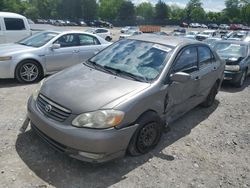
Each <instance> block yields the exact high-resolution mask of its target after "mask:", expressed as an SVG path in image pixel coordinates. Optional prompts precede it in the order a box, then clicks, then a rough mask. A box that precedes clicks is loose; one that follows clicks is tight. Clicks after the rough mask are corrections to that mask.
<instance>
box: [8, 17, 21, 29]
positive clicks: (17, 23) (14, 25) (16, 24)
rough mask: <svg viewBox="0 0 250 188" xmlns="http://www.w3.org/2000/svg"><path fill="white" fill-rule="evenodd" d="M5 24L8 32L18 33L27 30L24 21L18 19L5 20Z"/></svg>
mask: <svg viewBox="0 0 250 188" xmlns="http://www.w3.org/2000/svg"><path fill="white" fill-rule="evenodd" d="M4 23H5V27H6V30H7V31H8V30H9V31H18V30H25V25H24V21H23V19H18V18H4Z"/></svg>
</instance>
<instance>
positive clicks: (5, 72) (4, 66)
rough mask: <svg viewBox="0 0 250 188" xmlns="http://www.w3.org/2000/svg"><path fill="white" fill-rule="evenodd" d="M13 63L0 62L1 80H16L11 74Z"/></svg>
mask: <svg viewBox="0 0 250 188" xmlns="http://www.w3.org/2000/svg"><path fill="white" fill-rule="evenodd" d="M11 64H12V61H0V78H14V73H11V72H12V70H11Z"/></svg>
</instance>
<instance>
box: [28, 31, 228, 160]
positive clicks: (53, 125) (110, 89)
mask: <svg viewBox="0 0 250 188" xmlns="http://www.w3.org/2000/svg"><path fill="white" fill-rule="evenodd" d="M198 57H199V58H198ZM224 66H225V64H224V62H223V61H221V60H220V58H219V57H218V55H217V54H216V53H214V52H213V51H212V50H211V49H210V47H209V46H208V45H206V44H203V43H200V42H196V41H191V42H190V40H188V39H180V38H175V37H166V36H158V35H154V34H151V35H148V34H143V35H137V36H134V37H131V38H130V39H125V40H120V41H118V42H116V43H114V44H113V45H111V46H110V47H108V48H106V49H105V50H103V51H101V52H100V53H99V54H97V55H96V56H94V57H93V58H91V59H89V60H88V61H86V62H84V63H82V64H79V65H77V66H74V67H72V68H70V69H67V70H65V71H62V72H60V73H58V74H56V75H54V76H53V77H49V78H47V79H46V80H44V81H43V82H41V83H40V85H39V87H38V88H37V89H36V91H35V92H34V94H33V96H32V97H30V99H29V102H28V118H29V119H30V121H31V126H32V129H33V130H34V131H35V132H36V133H37V134H38V135H39V136H41V137H42V138H43V139H44V140H46V142H47V143H50V144H51V145H52V146H53V147H54V148H57V149H59V150H60V151H63V152H64V151H65V152H64V153H65V154H68V155H69V156H71V157H74V158H76V159H79V160H84V161H88V162H105V161H109V160H112V159H114V158H117V157H120V156H123V155H124V154H125V153H126V152H128V153H130V154H131V155H134V156H137V155H141V154H145V153H147V152H149V151H151V150H152V149H153V148H154V147H155V146H156V145H157V144H158V142H159V141H160V138H161V135H162V132H163V127H164V126H166V125H167V124H168V123H170V122H173V121H174V120H176V119H178V118H179V117H181V116H182V115H183V114H185V113H186V112H188V111H190V110H191V109H192V108H194V107H196V106H197V105H200V104H202V106H204V107H209V106H211V105H212V104H213V102H214V100H215V96H216V94H217V93H218V91H219V88H220V85H221V82H222V80H223V72H224Z"/></svg>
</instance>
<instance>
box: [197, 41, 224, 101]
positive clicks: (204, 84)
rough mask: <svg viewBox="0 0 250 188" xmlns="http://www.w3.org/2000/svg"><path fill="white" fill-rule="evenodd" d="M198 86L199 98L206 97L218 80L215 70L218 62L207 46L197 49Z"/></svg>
mask: <svg viewBox="0 0 250 188" xmlns="http://www.w3.org/2000/svg"><path fill="white" fill-rule="evenodd" d="M198 54H199V69H200V86H199V96H200V97H203V98H204V97H206V96H207V95H208V93H209V92H210V90H211V88H212V87H213V85H214V84H215V82H216V80H217V79H218V73H217V69H218V68H219V66H220V62H218V61H216V59H215V57H214V55H213V53H212V51H211V50H210V48H209V47H207V46H199V47H198Z"/></svg>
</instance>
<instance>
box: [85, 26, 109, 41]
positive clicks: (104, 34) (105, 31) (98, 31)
mask: <svg viewBox="0 0 250 188" xmlns="http://www.w3.org/2000/svg"><path fill="white" fill-rule="evenodd" d="M86 32H88V33H92V34H96V35H98V36H100V37H102V38H104V39H105V40H106V41H109V42H110V41H112V34H111V32H110V30H108V29H104V28H91V29H87V30H86Z"/></svg>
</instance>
